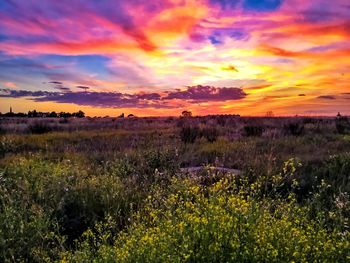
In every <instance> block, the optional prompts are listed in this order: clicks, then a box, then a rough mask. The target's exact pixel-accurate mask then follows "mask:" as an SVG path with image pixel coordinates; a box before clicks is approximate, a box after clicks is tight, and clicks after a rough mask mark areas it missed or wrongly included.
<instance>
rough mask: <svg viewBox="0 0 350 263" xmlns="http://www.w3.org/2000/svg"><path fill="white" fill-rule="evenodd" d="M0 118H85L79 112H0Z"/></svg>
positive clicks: (81, 112) (83, 114)
mask: <svg viewBox="0 0 350 263" xmlns="http://www.w3.org/2000/svg"><path fill="white" fill-rule="evenodd" d="M0 117H22V118H25V117H27V118H71V117H75V118H84V117H85V113H84V112H83V111H81V110H79V111H77V112H72V113H71V112H64V111H61V112H55V111H52V112H41V111H36V110H33V111H28V113H23V112H18V113H15V112H12V111H10V112H7V113H4V114H2V113H1V112H0Z"/></svg>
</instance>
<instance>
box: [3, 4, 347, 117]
mask: <svg viewBox="0 0 350 263" xmlns="http://www.w3.org/2000/svg"><path fill="white" fill-rule="evenodd" d="M44 2H45V3H42V1H37V0H26V1H23V0H11V1H0V17H1V26H0V88H3V89H15V88H16V89H22V90H23V91H17V93H16V92H15V93H13V94H12V95H11V93H9V91H7V92H5V91H2V93H3V95H2V96H1V97H0V111H3V110H6V109H7V108H8V106H9V104H10V103H18V104H21V107H23V108H26V110H29V109H32V108H37V105H38V106H39V105H43V103H42V104H39V103H38V102H39V101H46V102H47V103H45V105H46V107H50V106H52V107H55V103H61V102H69V103H74V104H79V105H87V110H89V109H90V110H91V111H92V112H94V114H99V113H98V112H100V115H103V114H104V113H102V112H103V110H102V108H103V107H106V108H108V107H120V106H123V107H139V108H142V114H144V115H148V114H152V115H166V114H173V112H175V111H172V110H169V111H166V110H165V108H166V107H169V109H173V108H176V107H186V108H189V109H191V111H192V112H194V113H195V114H207V113H209V112H210V113H212V114H215V113H239V114H242V115H264V114H265V112H267V111H273V112H274V113H275V114H276V115H280V114H281V115H286V114H287V115H289V114H304V113H305V114H308V113H315V112H318V111H319V112H320V114H325V112H327V114H329V115H334V112H336V111H338V109H339V110H341V111H342V112H346V113H348V114H350V108H349V106H348V100H345V99H342V97H341V96H339V94H341V93H349V92H350V73H349V68H350V60H349V56H350V48H349V47H350V12H349V11H350V9H349V0H333V1H331V2H329V1H328V0H308V1H304V0H186V1H179V0H153V1H151V2H149V1H148V2H147V1H140V0H130V1H125V0H113V1H112V0H104V1H96V0H74V1H71V0H60V1H54V0H46V1H44ZM202 84H204V85H203V86H201V85H202ZM186 85H188V87H187V88H184V89H181V90H174V89H175V88H176V87H185V86H186ZM217 87H227V88H217ZM236 87H242V88H243V89H244V91H246V93H247V94H249V96H247V94H246V93H245V92H244V91H243V90H240V89H238V88H236ZM32 90H47V92H48V93H46V94H42V95H40V96H37V95H38V94H40V93H33V92H31V91H32ZM26 91H28V92H29V93H27V95H25V94H26V93H25V92H26ZM75 91H78V92H75ZM325 91H327V94H335V95H324V93H325ZM20 94H22V95H20ZM23 94H24V95H23ZM35 94H36V95H35ZM304 94H306V95H307V96H301V95H304ZM30 96H32V97H31V98H30ZM94 96H95V97H96V98H95V100H94V99H93V97H94ZM21 97H23V98H28V99H27V100H25V101H26V105H23V103H22V102H23V100H20V99H17V98H21ZM332 97H334V99H332ZM10 98H12V99H10ZM266 98H268V99H266ZM104 103H105V104H104ZM56 106H57V105H56ZM60 106H62V105H60ZM89 107H90V108H89ZM93 107H99V108H98V110H96V109H93ZM158 108H162V109H161V110H156V109H158ZM24 110H25V109H24Z"/></svg>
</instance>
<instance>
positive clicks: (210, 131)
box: [201, 127, 219, 142]
mask: <svg viewBox="0 0 350 263" xmlns="http://www.w3.org/2000/svg"><path fill="white" fill-rule="evenodd" d="M201 133H202V136H203V137H204V138H206V139H207V141H208V142H215V141H216V140H217V138H218V136H219V131H218V129H216V128H215V127H210V128H204V129H202V130H201Z"/></svg>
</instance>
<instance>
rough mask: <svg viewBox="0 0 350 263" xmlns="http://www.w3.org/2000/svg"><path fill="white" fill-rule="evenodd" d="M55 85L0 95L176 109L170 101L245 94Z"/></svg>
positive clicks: (227, 90) (220, 90)
mask: <svg viewBox="0 0 350 263" xmlns="http://www.w3.org/2000/svg"><path fill="white" fill-rule="evenodd" d="M55 88H57V89H60V90H61V92H49V91H27V90H12V89H0V97H8V98H20V97H31V98H30V99H31V100H34V101H37V102H43V101H50V102H56V103H73V104H77V105H85V106H93V107H109V108H117V107H130V108H176V107H178V106H179V104H176V105H174V104H171V100H174V99H179V100H183V101H184V102H188V103H196V102H205V101H227V100H239V99H242V98H244V97H245V96H246V93H245V92H244V91H243V90H241V89H239V88H232V87H231V88H225V87H224V88H216V87H211V86H201V85H198V86H193V87H187V89H186V90H184V91H181V90H175V91H168V92H164V93H155V92H153V93H135V94H127V93H120V92H96V91H86V90H85V91H79V92H71V91H70V89H69V88H65V87H63V86H62V85H56V87H55ZM67 91H69V92H67Z"/></svg>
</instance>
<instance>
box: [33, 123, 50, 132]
mask: <svg viewBox="0 0 350 263" xmlns="http://www.w3.org/2000/svg"><path fill="white" fill-rule="evenodd" d="M28 130H29V132H30V133H32V134H44V133H48V132H50V131H51V130H52V128H51V127H50V126H49V125H47V124H46V123H44V122H34V123H33V124H30V125H29V126H28Z"/></svg>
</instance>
